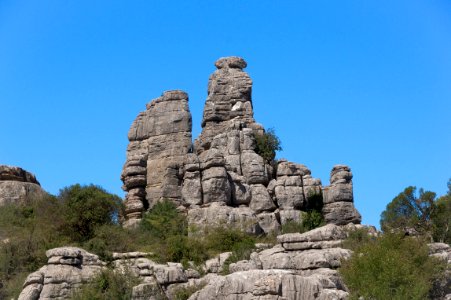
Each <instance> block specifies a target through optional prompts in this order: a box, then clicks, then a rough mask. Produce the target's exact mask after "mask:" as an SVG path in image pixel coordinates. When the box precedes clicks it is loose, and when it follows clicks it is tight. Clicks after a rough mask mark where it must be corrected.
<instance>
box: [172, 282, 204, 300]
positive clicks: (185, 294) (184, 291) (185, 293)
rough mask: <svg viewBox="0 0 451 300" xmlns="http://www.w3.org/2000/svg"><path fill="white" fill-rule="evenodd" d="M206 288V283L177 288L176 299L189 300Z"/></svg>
mask: <svg viewBox="0 0 451 300" xmlns="http://www.w3.org/2000/svg"><path fill="white" fill-rule="evenodd" d="M204 286H206V283H200V284H195V285H190V286H186V287H180V288H177V289H176V290H175V292H174V299H175V300H187V299H188V298H189V297H191V295H192V294H194V293H195V292H197V291H199V290H201V289H202V288H203V287H204Z"/></svg>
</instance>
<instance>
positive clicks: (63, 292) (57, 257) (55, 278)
mask: <svg viewBox="0 0 451 300" xmlns="http://www.w3.org/2000/svg"><path fill="white" fill-rule="evenodd" d="M46 255H47V257H48V262H47V265H45V266H43V267H42V268H40V269H39V270H38V271H36V272H34V273H31V274H30V275H28V277H27V279H26V280H25V283H24V285H23V290H22V292H21V293H20V296H19V298H18V299H19V300H37V299H40V300H47V299H69V298H70V296H71V295H72V293H73V292H74V291H75V290H76V289H77V288H79V287H80V286H81V285H82V284H83V283H86V282H88V281H89V280H90V279H92V278H93V277H94V276H95V275H97V274H98V273H99V272H100V271H101V270H102V268H104V267H105V263H103V262H101V261H100V260H99V258H98V257H97V255H94V254H91V253H89V252H87V251H85V250H83V249H80V248H76V247H62V248H55V249H51V250H48V251H47V252H46Z"/></svg>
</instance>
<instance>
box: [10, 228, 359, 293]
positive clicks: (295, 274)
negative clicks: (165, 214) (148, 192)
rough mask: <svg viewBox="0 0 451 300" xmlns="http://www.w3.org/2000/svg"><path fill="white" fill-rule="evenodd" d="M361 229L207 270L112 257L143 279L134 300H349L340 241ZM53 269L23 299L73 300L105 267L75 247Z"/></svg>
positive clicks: (291, 239) (216, 262) (34, 277)
mask: <svg viewBox="0 0 451 300" xmlns="http://www.w3.org/2000/svg"><path fill="white" fill-rule="evenodd" d="M359 227H362V226H361V225H352V226H349V225H348V226H337V225H333V224H329V225H326V226H323V227H321V228H317V229H315V230H312V231H309V232H306V233H303V234H299V233H297V234H285V235H280V236H278V237H277V240H278V244H277V245H275V246H271V245H268V244H259V245H256V246H257V247H256V249H255V252H253V253H252V254H251V256H250V259H249V260H243V261H239V262H236V263H232V264H230V265H229V267H228V270H229V272H230V274H228V275H222V274H221V273H222V272H224V266H225V264H226V262H227V259H228V258H229V257H230V256H231V255H232V253H231V252H226V253H221V254H219V255H217V256H216V257H214V258H212V259H209V260H207V261H206V262H205V263H204V264H203V265H201V266H196V267H194V265H193V266H192V267H188V268H184V267H183V265H182V264H180V263H171V262H168V263H164V264H162V263H157V262H154V261H153V260H152V259H150V258H149V256H150V255H151V253H143V252H128V253H113V256H112V257H113V261H112V263H111V264H110V266H109V267H110V268H112V270H114V271H115V272H122V273H123V272H129V273H131V274H132V275H134V276H136V277H137V278H139V279H140V281H141V282H140V283H139V284H138V285H137V286H135V287H134V288H133V295H132V299H134V300H141V299H142V300H144V299H145V300H148V299H175V294H176V293H177V291H178V290H180V289H183V288H188V287H191V288H192V287H197V289H198V291H197V292H196V293H194V294H193V295H192V296H191V297H190V298H189V299H191V300H195V299H197V300H201V299H218V300H220V299H230V298H233V299H237V300H240V299H299V300H309V299H345V298H346V296H347V295H348V293H347V291H346V287H345V286H344V284H343V282H342V281H341V279H340V277H339V275H338V272H337V268H338V267H340V265H341V261H342V260H343V259H347V258H348V257H349V256H350V255H351V251H350V250H346V249H342V248H340V247H341V241H342V239H344V238H346V237H347V234H348V232H349V231H350V230H354V229H355V228H359ZM46 254H47V257H48V258H49V259H48V263H47V265H46V266H44V267H42V268H41V269H39V270H38V271H36V272H34V273H32V274H30V275H29V276H28V277H27V279H26V281H25V283H24V288H23V291H22V293H21V294H20V297H19V299H21V300H37V299H68V298H69V297H70V295H72V294H73V293H74V292H76V290H77V289H78V288H79V287H80V286H81V285H82V284H84V283H86V282H88V281H89V280H91V279H92V278H93V277H94V276H96V275H97V274H98V273H99V272H100V271H101V270H102V269H104V268H106V264H105V263H103V262H102V261H100V260H99V259H98V257H97V256H96V255H93V254H90V253H88V252H86V251H85V250H83V249H80V248H75V247H63V248H55V249H51V250H49V251H47V253H46Z"/></svg>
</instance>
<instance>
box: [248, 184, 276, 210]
mask: <svg viewBox="0 0 451 300" xmlns="http://www.w3.org/2000/svg"><path fill="white" fill-rule="evenodd" d="M251 194H252V200H251V203H250V205H249V207H250V208H251V209H252V210H253V211H255V212H256V213H261V212H264V211H273V210H275V209H276V205H275V204H274V202H273V201H272V199H271V196H270V195H269V193H268V190H267V189H266V187H265V186H264V185H263V184H253V185H251Z"/></svg>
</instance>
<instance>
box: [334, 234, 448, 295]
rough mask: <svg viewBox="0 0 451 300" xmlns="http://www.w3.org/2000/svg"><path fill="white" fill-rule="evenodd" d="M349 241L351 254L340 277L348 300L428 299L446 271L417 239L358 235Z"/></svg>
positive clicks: (390, 235) (342, 268)
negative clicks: (345, 287)
mask: <svg viewBox="0 0 451 300" xmlns="http://www.w3.org/2000/svg"><path fill="white" fill-rule="evenodd" d="M350 239H351V240H350V241H347V242H346V244H347V245H348V246H351V247H352V248H353V250H354V254H353V255H352V257H351V258H350V259H349V260H347V261H344V262H342V267H341V269H340V274H341V275H342V276H343V279H344V281H345V284H346V286H347V287H348V288H349V289H350V294H351V299H360V297H363V298H364V299H399V300H401V299H427V298H428V293H429V292H430V291H431V288H432V284H433V282H434V281H435V280H437V279H438V278H440V276H442V275H441V274H442V273H443V270H444V268H445V265H444V263H443V262H441V261H439V260H437V259H435V258H433V257H429V255H428V248H427V246H426V243H425V242H424V241H423V240H420V239H418V238H412V237H404V236H403V235H400V234H392V233H385V234H384V235H382V236H381V237H377V238H375V237H374V238H371V237H368V235H367V236H366V237H365V236H364V232H363V231H357V232H355V233H354V234H353V235H351V237H350Z"/></svg>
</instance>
